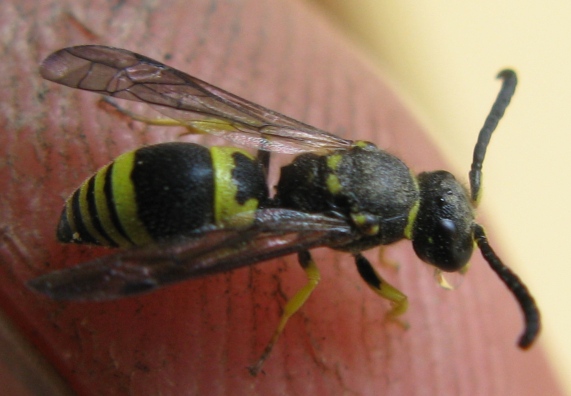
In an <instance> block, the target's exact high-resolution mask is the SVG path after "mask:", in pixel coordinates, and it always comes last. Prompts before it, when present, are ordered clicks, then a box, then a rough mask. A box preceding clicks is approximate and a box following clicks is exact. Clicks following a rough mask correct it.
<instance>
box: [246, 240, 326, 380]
mask: <svg viewBox="0 0 571 396" xmlns="http://www.w3.org/2000/svg"><path fill="white" fill-rule="evenodd" d="M298 259H299V263H300V264H301V266H302V268H303V270H304V271H305V274H306V275H307V283H306V284H305V286H303V287H302V288H301V290H299V291H298V292H297V293H295V295H294V296H293V297H292V298H291V299H290V300H289V301H288V302H287V304H286V306H285V307H284V312H283V313H282V317H281V319H280V322H279V324H278V328H277V329H276V331H275V332H274V335H273V336H272V339H271V340H270V342H269V343H268V345H267V346H266V348H265V349H264V352H262V355H261V356H260V358H259V359H258V361H257V362H256V363H255V364H254V365H253V366H250V367H249V368H248V369H249V370H250V374H252V375H253V376H255V375H257V374H258V373H259V372H260V370H261V369H262V365H263V364H264V361H265V360H266V359H267V358H268V356H269V355H270V353H271V352H272V349H273V347H274V345H275V344H276V342H277V341H278V339H279V337H280V335H281V333H282V332H283V331H284V328H285V326H286V323H287V321H288V320H289V318H291V316H292V315H293V314H295V313H296V312H297V311H298V310H299V309H300V308H301V307H302V306H303V304H305V302H306V301H307V299H308V298H309V296H310V295H311V293H312V292H313V290H315V288H316V287H317V285H318V284H319V281H320V280H321V275H320V274H319V270H318V269H317V266H316V265H315V262H314V261H313V259H312V258H311V255H310V254H309V252H308V251H304V252H300V253H299V254H298Z"/></svg>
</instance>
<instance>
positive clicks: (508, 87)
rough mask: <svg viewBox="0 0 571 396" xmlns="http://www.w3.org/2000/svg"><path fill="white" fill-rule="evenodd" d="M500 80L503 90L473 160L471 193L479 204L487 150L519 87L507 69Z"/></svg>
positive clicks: (510, 71)
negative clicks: (483, 165)
mask: <svg viewBox="0 0 571 396" xmlns="http://www.w3.org/2000/svg"><path fill="white" fill-rule="evenodd" d="M498 78H501V79H503V80H504V82H503V84H502V88H501V89H500V92H499V93H498V97H497V98H496V101H495V102H494V105H493V106H492V109H491V110H490V114H488V117H487V118H486V122H484V126H483V127H482V129H481V130H480V134H479V135H478V142H477V143H476V147H474V158H473V160H472V169H471V170H470V191H471V198H472V201H473V202H474V203H475V204H477V203H478V201H479V198H480V187H481V179H482V163H483V162H484V157H485V156H486V149H487V148H488V144H489V143H490V138H491V137H492V133H493V132H494V130H495V129H496V127H497V126H498V122H499V121H500V119H501V118H502V117H503V115H504V112H505V111H506V108H507V107H508V105H509V104H510V100H511V98H512V96H513V94H514V92H515V87H516V85H517V76H516V74H515V72H514V71H513V70H510V69H505V70H502V71H501V72H500V73H499V74H498Z"/></svg>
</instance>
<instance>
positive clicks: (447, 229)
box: [440, 219, 457, 236]
mask: <svg viewBox="0 0 571 396" xmlns="http://www.w3.org/2000/svg"><path fill="white" fill-rule="evenodd" d="M440 229H441V231H442V233H443V234H446V235H450V236H454V235H455V234H456V233H457V231H456V224H454V221H453V220H450V219H440Z"/></svg>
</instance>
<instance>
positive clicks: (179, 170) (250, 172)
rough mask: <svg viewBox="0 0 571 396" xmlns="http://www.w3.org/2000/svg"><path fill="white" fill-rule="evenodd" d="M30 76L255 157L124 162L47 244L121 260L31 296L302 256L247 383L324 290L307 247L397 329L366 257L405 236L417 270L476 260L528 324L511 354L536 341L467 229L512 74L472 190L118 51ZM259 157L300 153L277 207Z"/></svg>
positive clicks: (137, 287)
mask: <svg viewBox="0 0 571 396" xmlns="http://www.w3.org/2000/svg"><path fill="white" fill-rule="evenodd" d="M41 75H42V76H43V77H44V78H45V79H48V80H51V81H54V82H57V83H60V84H63V85H67V86H69V87H72V88H78V89H82V90H87V91H93V92H97V93H100V94H103V95H108V96H112V97H115V98H121V99H128V100H133V101H138V102H144V103H147V104H150V105H152V106H153V107H155V108H156V109H157V110H158V111H160V112H161V113H162V114H164V115H166V116H168V117H169V119H168V120H167V119H157V120H150V119H143V118H141V117H137V116H134V117H135V118H138V119H141V120H143V121H146V122H148V123H157V124H163V125H179V126H183V127H186V128H187V129H188V130H189V132H191V133H209V134H213V135H218V136H222V137H224V138H226V139H228V140H229V141H232V142H233V143H235V144H236V145H239V146H244V147H247V148H250V149H252V148H254V149H257V155H256V156H254V155H252V154H250V153H249V152H248V151H245V150H243V149H239V148H236V147H209V148H208V147H204V146H202V145H198V144H193V143H183V142H171V143H164V144H157V145H152V146H147V147H143V148H139V149H137V150H134V151H131V152H128V153H125V154H123V155H121V156H119V157H118V158H116V159H115V160H114V161H113V162H111V163H110V164H108V165H107V166H105V167H103V168H102V169H100V170H99V171H98V172H97V173H95V174H94V175H93V176H91V177H90V178H89V179H88V180H86V181H85V182H84V183H83V184H82V185H81V187H79V188H78V189H77V190H76V191H75V193H73V194H72V195H71V197H70V198H69V199H68V200H67V202H66V204H65V207H64V209H63V213H62V216H61V220H60V223H59V226H58V230H57V236H58V239H59V240H60V241H62V242H73V243H90V244H97V245H106V246H116V247H127V248H126V249H123V250H120V251H119V252H117V253H115V254H112V255H109V256H106V257H102V258H97V259H95V260H92V261H90V262H86V263H82V264H80V265H78V266H76V267H72V268H67V269H62V270H59V271H55V272H52V273H48V274H46V275H43V276H40V277H38V278H36V279H34V280H32V281H30V283H29V285H30V286H31V287H32V288H33V289H35V290H37V291H40V292H42V293H45V294H47V295H48V296H50V297H52V298H55V299H62V300H105V299H113V298H120V297H125V296H129V295H133V294H137V293H143V292H148V291H150V290H153V289H156V288H158V287H162V286H165V285H168V284H170V283H174V282H179V281H182V280H184V279H188V278H194V277H198V276H204V275H208V274H213V273H218V272H223V271H229V270H232V269H234V268H238V267H242V266H246V265H251V264H254V263H258V262H261V261H266V260H269V259H271V258H274V257H278V256H284V255H288V254H291V253H297V254H298V259H299V263H300V264H301V266H302V268H303V269H304V271H305V272H306V274H307V278H308V281H307V284H306V285H305V287H303V288H302V289H301V290H300V291H299V292H298V293H297V294H296V295H295V296H294V297H293V298H292V299H291V300H290V301H289V302H288V303H287V305H286V307H285V308H284V313H283V315H282V318H281V321H280V323H279V325H278V328H277V330H276V331H275V333H274V336H273V337H272V339H271V341H270V342H269V344H268V346H267V347H266V349H265V350H264V352H263V354H262V356H261V357H260V359H259V361H258V362H256V364H255V365H254V366H253V367H252V368H251V372H252V373H253V374H256V373H257V372H258V371H259V370H260V369H261V366H262V364H263V362H264V360H265V359H266V358H267V357H268V355H269V354H270V351H271V349H272V347H273V345H274V344H275V342H276V341H277V339H278V337H279V335H280V333H281V332H282V331H283V329H284V326H285V324H286V322H287V320H288V319H289V317H290V316H291V315H292V314H294V313H295V312H296V311H297V310H298V309H299V308H300V307H301V306H302V305H303V303H304V302H305V300H306V299H307V298H308V297H309V295H310V294H311V292H312V291H313V289H314V288H315V287H316V286H317V283H318V282H319V271H318V270H317V267H316V266H315V263H314V262H313V260H312V258H311V255H310V253H309V250H310V249H312V248H316V247H322V246H326V247H330V248H332V249H335V250H340V251H344V252H348V253H350V254H351V255H353V257H354V258H355V263H356V265H357V270H358V271H359V274H360V275H361V276H362V278H363V279H364V280H365V282H366V283H367V285H368V286H369V287H370V288H371V289H372V290H373V291H375V292H376V293H377V294H379V295H380V296H381V297H383V298H386V299H388V300H389V301H390V302H391V303H392V305H393V308H392V310H391V311H390V312H389V314H388V315H389V316H390V317H395V316H397V315H400V314H402V313H403V312H405V311H406V309H407V298H406V296H405V295H404V294H403V293H401V292H400V291H399V290H397V289H396V288H394V287H393V286H391V285H390V284H388V283H387V282H386V281H385V280H383V279H382V278H381V276H380V275H379V274H378V272H377V271H376V270H375V269H374V268H373V267H372V265H371V264H370V262H369V261H368V260H367V259H366V258H365V257H364V256H363V255H362V254H361V252H362V251H364V250H367V249H370V248H373V247H376V246H380V245H388V244H391V243H393V242H395V241H398V240H400V239H403V238H406V239H409V240H411V241H412V245H413V248H414V251H415V252H416V254H417V255H418V257H420V258H421V259H422V260H423V261H425V262H427V263H429V264H432V265H433V266H435V267H436V268H437V269H438V270H439V271H444V272H455V271H461V270H462V269H464V268H465V266H466V264H467V263H468V260H469V259H470V257H471V255H472V251H473V249H474V247H475V246H478V247H479V249H480V250H481V252H482V254H483V256H484V258H485V260H486V261H487V262H488V263H489V264H490V266H491V267H492V269H493V270H494V271H495V272H496V273H497V274H498V276H499V277H500V279H501V280H502V281H503V282H504V283H505V284H506V286H507V287H508V288H509V289H510V290H511V291H512V293H513V294H514V296H515V298H516V299H517V300H518V302H519V304H520V306H521V308H522V310H523V313H524V317H525V330H524V332H523V334H522V336H521V338H520V339H519V346H520V347H521V348H527V347H529V346H530V345H531V344H532V342H533V341H534V339H535V338H536V336H537V334H538V332H539V328H540V317H539V311H538V310H537V307H536V305H535V302H534V299H533V297H532V296H531V295H530V294H529V292H528V290H527V288H526V287H525V285H524V284H523V283H522V282H521V281H520V279H519V278H518V277H517V276H516V275H515V274H514V273H512V272H511V271H510V270H509V269H508V268H507V267H506V266H505V265H504V264H503V263H502V262H501V261H500V259H499V258H498V257H497V255H496V254H495V253H494V251H493V250H492V248H491V247H490V245H489V244H488V240H487V238H486V235H485V233H484V229H483V228H482V226H480V225H479V224H478V223H476V221H475V208H476V206H477V204H478V200H479V195H480V178H481V173H482V172H481V169H482V163H483V160H484V155H485V152H486V148H487V146H488V143H489V141H490V137H491V135H492V132H493V131H494V130H495V128H496V126H497V124H498V122H499V120H500V118H501V117H502V116H503V114H504V111H505V109H506V107H507V106H508V104H509V102H510V100H511V97H512V95H513V93H514V91H515V86H516V82H517V81H516V75H515V73H514V72H513V71H511V70H504V71H502V72H501V73H500V74H499V77H500V78H502V79H503V85H502V88H501V91H500V93H499V94H498V97H497V99H496V101H495V103H494V105H493V107H492V110H491V112H490V114H489V115H488V117H487V119H486V122H485V124H484V126H483V128H482V130H481V132H480V134H479V137H478V142H477V144H476V147H475V150H474V160H473V163H472V169H471V171H470V191H467V189H466V188H464V187H463V186H462V184H460V183H459V182H458V181H456V179H455V178H454V176H453V175H452V174H451V173H449V172H447V171H442V170H440V171H434V172H423V173H420V174H418V175H414V174H413V173H412V172H411V171H410V169H409V168H408V167H407V166H406V165H405V164H404V163H403V162H402V161H401V160H399V159H398V158H396V157H395V156H393V155H391V154H389V153H387V152H385V151H383V150H380V149H378V148H377V147H376V146H375V145H374V144H372V143H368V142H364V141H351V140H345V139H342V138H340V137H337V136H335V135H332V134H329V133H327V132H324V131H322V130H319V129H317V128H314V127H312V126H310V125H307V124H304V123H302V122H299V121H296V120H294V119H292V118H289V117H286V116H284V115H282V114H279V113H277V112H275V111H272V110H269V109H266V108H264V107H262V106H260V105H257V104H255V103H252V102H249V101H247V100H245V99H242V98H240V97H238V96H235V95H233V94H231V93H228V92H226V91H224V90H222V89H220V88H217V87H214V86H212V85H210V84H208V83H206V82H204V81H201V80H199V79H197V78H195V77H191V76H189V75H187V74H185V73H182V72H180V71H178V70H175V69H173V68H170V67H168V66H166V65H164V64H162V63H159V62H157V61H155V60H152V59H149V58H146V57H144V56H142V55H138V54H135V53H133V52H130V51H127V50H123V49H117V48H110V47H104V46H79V47H70V48H64V49H62V50H59V51H57V52H55V53H53V54H51V55H50V56H49V57H48V58H46V59H45V60H44V61H43V63H42V65H41ZM270 152H279V153H289V154H298V156H297V157H295V159H294V160H293V162H291V163H290V164H289V165H287V166H284V167H282V169H281V175H280V178H279V181H278V182H277V186H276V187H275V195H274V196H271V195H270V194H269V191H268V190H269V189H268V185H267V181H266V177H267V172H268V167H269V163H270V154H269V153H270Z"/></svg>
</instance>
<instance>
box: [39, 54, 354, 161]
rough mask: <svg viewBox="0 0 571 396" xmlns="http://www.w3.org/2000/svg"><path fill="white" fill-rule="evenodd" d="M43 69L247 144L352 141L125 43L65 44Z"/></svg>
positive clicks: (309, 145)
mask: <svg viewBox="0 0 571 396" xmlns="http://www.w3.org/2000/svg"><path fill="white" fill-rule="evenodd" d="M40 73H41V75H42V77H44V78H45V79H47V80H50V81H54V82H57V83H59V84H63V85H67V86H69V87H72V88H78V89H82V90H86V91H93V92H98V93H100V94H102V95H108V96H113V97H117V98H122V99H128V100H133V101H137V102H144V103H147V104H150V105H152V106H153V107H155V108H156V109H157V110H158V111H160V112H161V113H163V114H164V115H166V116H168V117H170V118H172V119H175V120H177V121H178V122H180V123H182V124H184V125H187V126H192V127H195V128H198V129H200V130H203V131H205V132H208V133H211V134H214V135H218V136H223V137H224V138H226V139H229V140H231V141H234V142H236V143H238V144H240V145H243V146H246V147H253V148H257V149H263V150H267V151H278V152H283V153H289V154H298V153H302V152H307V151H331V150H339V149H348V148H350V147H351V146H352V144H353V142H352V141H350V140H345V139H341V138H339V137H337V136H335V135H332V134H330V133H327V132H324V131H322V130H320V129H317V128H314V127H312V126H310V125H307V124H304V123H302V122H300V121H297V120H294V119H293V118H290V117H287V116H285V115H283V114H280V113H277V112H275V111H272V110H269V109H267V108H265V107H263V106H260V105H257V104H255V103H252V102H250V101H248V100H246V99H243V98H240V97H238V96H236V95H233V94H231V93H229V92H226V91H224V90H222V89H220V88H217V87H215V86H213V85H210V84H208V83H207V82H204V81H202V80H199V79H197V78H195V77H192V76H190V75H188V74H186V73H183V72H181V71H178V70H176V69H173V68H171V67H169V66H166V65H164V64H162V63H160V62H157V61H155V60H153V59H150V58H147V57H145V56H142V55H139V54H136V53H134V52H131V51H127V50H124V49H119V48H112V47H105V46H99V45H85V46H78V47H69V48H64V49H61V50H59V51H57V52H54V53H53V54H51V55H50V56H48V57H47V58H46V59H45V60H44V61H43V62H42V64H41V66H40Z"/></svg>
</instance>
